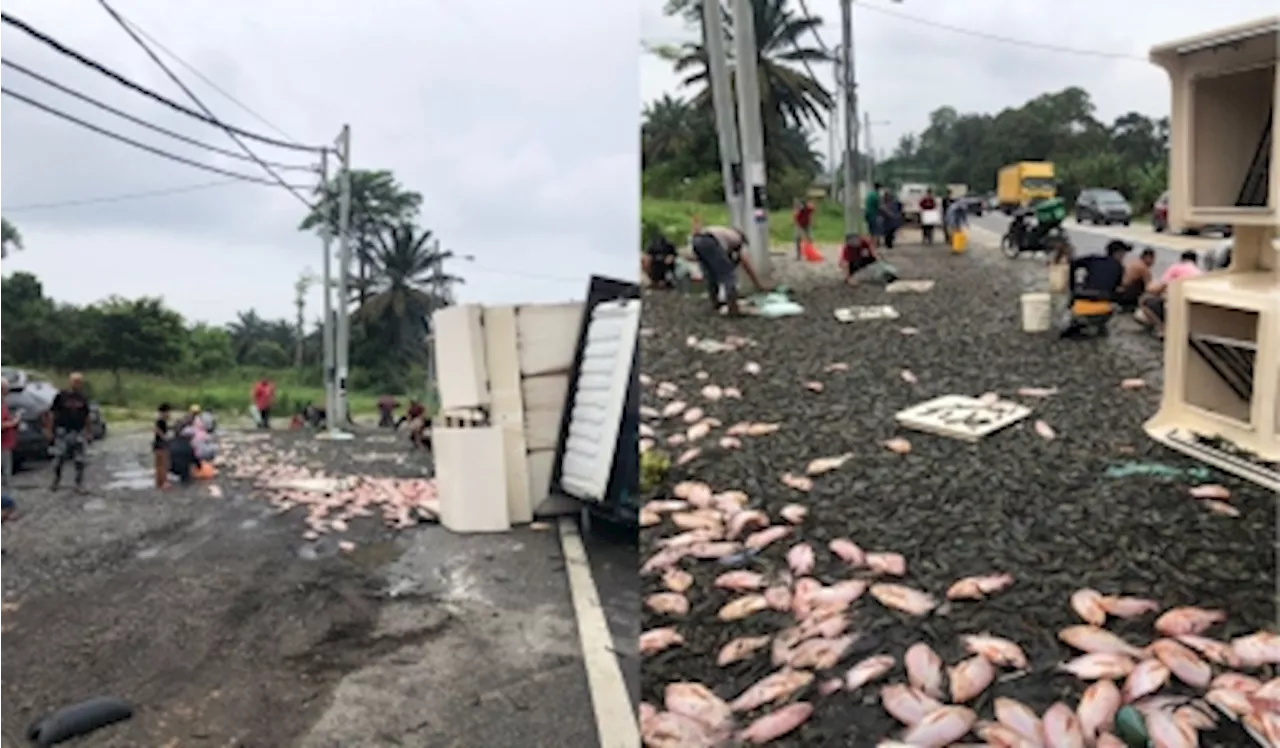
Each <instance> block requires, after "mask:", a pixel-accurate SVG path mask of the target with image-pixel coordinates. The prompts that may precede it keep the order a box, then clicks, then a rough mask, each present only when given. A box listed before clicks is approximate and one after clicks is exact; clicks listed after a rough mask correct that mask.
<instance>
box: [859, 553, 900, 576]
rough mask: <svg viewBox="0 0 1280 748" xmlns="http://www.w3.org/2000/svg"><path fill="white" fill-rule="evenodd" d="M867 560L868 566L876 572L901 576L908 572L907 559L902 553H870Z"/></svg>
mask: <svg viewBox="0 0 1280 748" xmlns="http://www.w3.org/2000/svg"><path fill="white" fill-rule="evenodd" d="M865 562H866V565H867V568H868V569H870V570H871V571H872V572H873V573H876V574H887V575H890V576H895V577H901V576H905V575H906V573H907V560H906V559H905V558H903V556H902V554H901V553H883V552H876V553H868V554H866V558H865Z"/></svg>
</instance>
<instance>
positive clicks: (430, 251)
mask: <svg viewBox="0 0 1280 748" xmlns="http://www.w3.org/2000/svg"><path fill="white" fill-rule="evenodd" d="M453 256H454V254H453V252H451V251H448V250H446V251H443V252H441V251H439V250H438V249H437V248H436V246H435V242H434V241H433V237H432V233H431V231H429V230H419V229H418V227H417V226H415V225H414V224H413V223H411V222H408V221H406V222H403V223H401V224H399V225H398V226H395V227H394V228H391V229H390V230H387V231H384V232H382V233H380V234H378V235H377V249H376V250H375V251H374V252H373V254H372V256H371V258H370V259H371V261H372V263H371V272H370V278H371V282H370V287H369V292H370V293H369V297H368V298H367V299H366V300H365V302H364V303H363V304H361V305H360V307H359V308H358V309H357V310H356V313H355V315H354V318H355V319H356V320H358V321H359V322H361V323H362V324H364V325H365V326H366V328H367V329H368V331H369V332H370V333H374V334H380V335H381V336H382V337H383V338H384V339H385V340H386V341H387V342H388V343H389V344H390V346H391V347H392V349H393V350H394V351H395V353H396V355H397V356H399V357H401V358H402V359H404V360H406V361H415V360H420V359H421V358H422V356H423V355H425V352H426V351H425V346H424V345H423V343H424V341H425V339H426V334H427V331H428V329H429V326H430V324H431V322H430V321H431V315H432V314H433V313H434V312H435V311H436V310H437V309H441V308H443V307H445V306H448V305H449V304H451V303H452V301H453V287H454V286H455V285H457V284H459V283H463V282H464V281H463V279H462V278H459V277H457V276H454V275H449V274H447V273H445V271H444V263H445V262H446V261H448V260H449V259H450V258H452V257H453Z"/></svg>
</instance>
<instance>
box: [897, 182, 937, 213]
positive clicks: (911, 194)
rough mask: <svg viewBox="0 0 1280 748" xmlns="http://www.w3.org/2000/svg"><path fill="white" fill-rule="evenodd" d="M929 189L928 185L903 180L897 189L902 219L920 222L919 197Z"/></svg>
mask: <svg viewBox="0 0 1280 748" xmlns="http://www.w3.org/2000/svg"><path fill="white" fill-rule="evenodd" d="M928 191H929V185H927V184H921V183H918V182H905V183H903V185H902V187H901V188H899V189H898V202H900V203H902V220H903V221H904V222H905V223H920V198H922V197H924V195H925V193H926V192H928Z"/></svg>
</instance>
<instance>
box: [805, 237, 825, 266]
mask: <svg viewBox="0 0 1280 748" xmlns="http://www.w3.org/2000/svg"><path fill="white" fill-rule="evenodd" d="M800 256H801V257H803V258H804V261H805V262H826V261H827V258H825V257H823V256H822V253H821V252H819V251H818V248H817V247H815V246H813V242H808V241H806V242H802V243H801V244H800Z"/></svg>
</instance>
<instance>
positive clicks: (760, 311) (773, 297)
mask: <svg viewBox="0 0 1280 748" xmlns="http://www.w3.org/2000/svg"><path fill="white" fill-rule="evenodd" d="M753 302H754V304H755V307H756V315H757V316H760V317H764V318H766V319H777V318H779V317H795V316H796V315H800V314H804V307H802V306H800V305H799V304H797V303H795V302H794V301H792V300H791V299H788V298H787V296H786V294H781V293H777V292H774V293H769V294H764V295H763V296H759V297H756V298H755V299H753Z"/></svg>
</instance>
